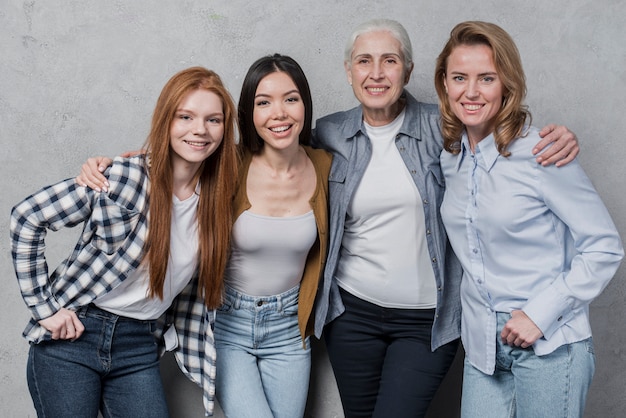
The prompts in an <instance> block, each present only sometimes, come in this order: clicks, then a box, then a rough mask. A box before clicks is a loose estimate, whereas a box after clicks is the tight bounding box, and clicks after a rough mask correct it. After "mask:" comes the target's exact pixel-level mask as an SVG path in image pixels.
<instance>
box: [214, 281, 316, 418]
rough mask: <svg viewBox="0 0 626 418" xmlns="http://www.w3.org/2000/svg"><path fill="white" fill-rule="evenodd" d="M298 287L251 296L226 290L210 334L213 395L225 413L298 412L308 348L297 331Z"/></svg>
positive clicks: (242, 417) (237, 416)
mask: <svg viewBox="0 0 626 418" xmlns="http://www.w3.org/2000/svg"><path fill="white" fill-rule="evenodd" d="M299 289H300V288H299V286H297V287H294V288H293V289H291V290H288V291H287V292H284V293H281V294H280V295H275V296H267V297H255V296H248V295H245V294H242V293H239V292H237V291H235V290H234V289H232V288H229V287H227V288H226V292H225V293H226V295H225V302H224V304H223V305H222V307H221V308H220V309H219V310H218V312H217V315H216V317H215V332H214V335H215V348H216V349H217V376H216V382H215V385H216V393H215V395H216V397H217V399H218V401H219V403H220V406H221V407H222V410H223V411H224V413H225V414H226V416H227V417H233V418H248V417H251V418H265V417H267V418H272V417H275V418H281V417H284V418H297V417H302V416H303V415H304V409H305V406H306V398H307V393H308V388H309V374H310V371H311V348H310V345H309V341H308V338H307V339H306V340H305V344H306V346H305V347H303V342H302V338H301V336H300V331H299V330H298V292H299Z"/></svg>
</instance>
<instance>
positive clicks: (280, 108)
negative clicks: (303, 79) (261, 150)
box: [253, 71, 305, 150]
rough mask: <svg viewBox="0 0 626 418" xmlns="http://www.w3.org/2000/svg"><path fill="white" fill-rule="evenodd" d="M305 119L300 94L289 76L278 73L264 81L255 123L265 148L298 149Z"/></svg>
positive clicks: (258, 91)
mask: <svg viewBox="0 0 626 418" xmlns="http://www.w3.org/2000/svg"><path fill="white" fill-rule="evenodd" d="M304 118H305V108H304V103H303V101H302V98H301V96H300V92H299V91H298V87H297V86H296V84H295V83H294V81H293V80H292V79H291V77H289V75H288V74H287V73H285V72H282V71H277V72H273V73H270V74H268V75H266V76H265V77H263V78H262V79H261V81H260V82H259V84H258V86H257V89H256V94H255V96H254V111H253V120H254V127H255V129H256V131H257V133H258V135H259V136H260V137H261V138H262V139H263V141H264V142H265V147H271V148H273V149H278V150H280V149H286V148H290V147H298V144H299V137H300V133H301V132H302V128H303V126H304Z"/></svg>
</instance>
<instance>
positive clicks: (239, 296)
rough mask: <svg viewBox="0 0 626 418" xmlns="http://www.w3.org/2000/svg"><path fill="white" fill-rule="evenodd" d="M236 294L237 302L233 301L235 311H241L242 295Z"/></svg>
mask: <svg viewBox="0 0 626 418" xmlns="http://www.w3.org/2000/svg"><path fill="white" fill-rule="evenodd" d="M234 294H235V300H234V301H233V307H234V308H235V309H239V308H240V307H241V293H239V292H234Z"/></svg>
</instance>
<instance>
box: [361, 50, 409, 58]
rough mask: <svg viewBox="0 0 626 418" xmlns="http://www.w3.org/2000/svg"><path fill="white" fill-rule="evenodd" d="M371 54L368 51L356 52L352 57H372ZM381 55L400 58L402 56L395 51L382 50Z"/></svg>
mask: <svg viewBox="0 0 626 418" xmlns="http://www.w3.org/2000/svg"><path fill="white" fill-rule="evenodd" d="M372 56H373V55H372V54H370V53H363V54H358V55H355V56H354V57H353V58H352V59H357V58H364V57H365V58H368V57H372ZM380 56H381V57H389V56H393V57H397V58H402V56H401V55H400V54H399V53H397V52H383V53H382V54H380Z"/></svg>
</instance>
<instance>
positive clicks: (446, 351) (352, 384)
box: [325, 290, 458, 418]
mask: <svg viewBox="0 0 626 418" xmlns="http://www.w3.org/2000/svg"><path fill="white" fill-rule="evenodd" d="M341 296H342V299H343V302H344V305H345V307H346V311H345V312H344V313H343V314H342V315H341V316H339V317H338V318H336V319H335V320H334V321H332V322H331V323H330V324H328V325H327V326H326V330H325V338H326V346H327V349H328V355H329V358H330V362H331V364H332V366H333V371H334V373H335V378H336V379H337V385H338V387H339V394H340V396H341V402H342V404H343V409H344V414H345V416H346V418H356V417H367V418H370V417H373V418H383V417H385V418H388V417H394V418H401V417H407V418H409V417H410V418H415V417H423V416H424V415H425V414H426V411H427V409H428V406H429V405H430V402H431V400H432V399H433V397H434V395H435V392H436V391H437V388H439V385H440V384H441V381H442V380H443V378H444V377H445V375H446V373H447V371H448V369H449V368H450V365H451V364H452V361H453V360H454V356H455V354H456V352H457V348H458V340H456V341H453V342H451V343H448V344H446V345H444V346H442V347H439V348H438V349H437V350H435V352H432V351H431V349H430V340H431V334H432V325H433V318H434V314H435V310H434V309H391V308H383V307H381V306H378V305H375V304H373V303H369V302H366V301H364V300H362V299H359V298H357V297H356V296H353V295H352V294H350V293H348V292H346V291H344V290H341Z"/></svg>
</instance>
